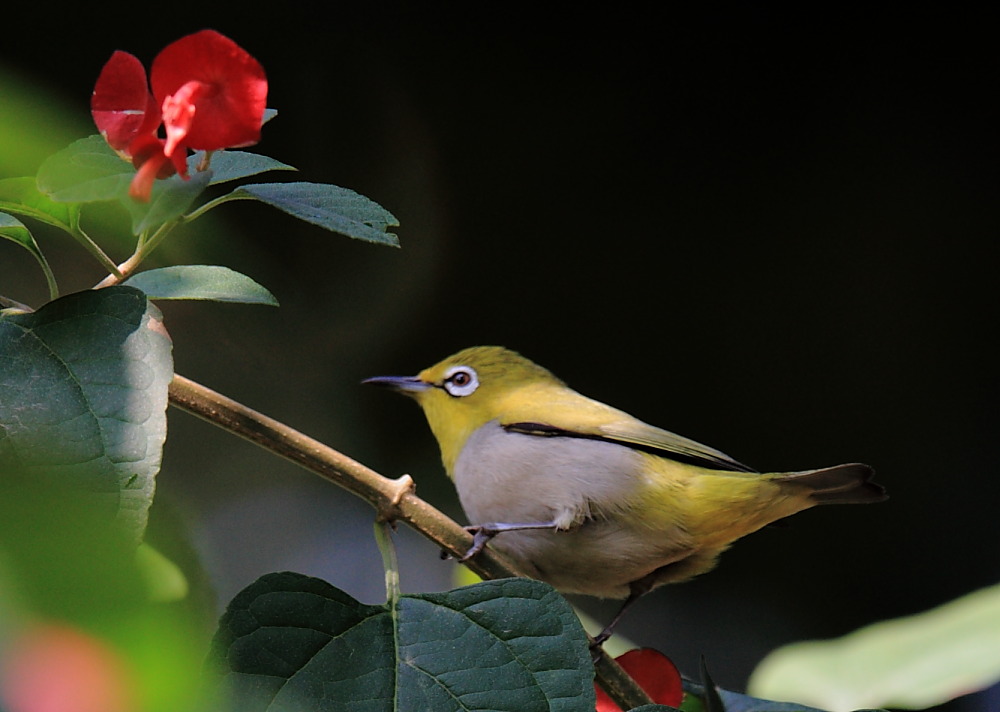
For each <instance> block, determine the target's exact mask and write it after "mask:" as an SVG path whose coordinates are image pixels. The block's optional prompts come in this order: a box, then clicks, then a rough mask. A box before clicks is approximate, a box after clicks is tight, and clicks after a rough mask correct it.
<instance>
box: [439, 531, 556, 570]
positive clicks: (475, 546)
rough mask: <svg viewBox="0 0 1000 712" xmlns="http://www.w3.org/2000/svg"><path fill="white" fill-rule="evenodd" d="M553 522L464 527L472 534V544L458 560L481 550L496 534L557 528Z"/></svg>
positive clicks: (470, 556) (466, 558)
mask: <svg viewBox="0 0 1000 712" xmlns="http://www.w3.org/2000/svg"><path fill="white" fill-rule="evenodd" d="M557 528H558V524H556V523H555V522H534V523H525V524H513V523H510V522H493V523H491V524H476V525H474V526H469V527H465V531H467V532H469V533H470V534H472V546H471V547H470V548H469V550H468V551H467V552H465V555H464V556H463V557H462V558H461V559H459V561H468V560H469V559H471V558H472V557H473V556H475V555H476V554H478V553H479V552H480V551H482V550H483V547H484V546H486V545H487V544H488V543H489V542H490V540H491V539H492V538H493V537H495V536H496V535H497V534H502V533H503V532H513V531H520V530H522V529H557Z"/></svg>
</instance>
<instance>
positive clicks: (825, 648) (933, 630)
mask: <svg viewBox="0 0 1000 712" xmlns="http://www.w3.org/2000/svg"><path fill="white" fill-rule="evenodd" d="M998 681H1000V585H996V586H991V587H988V588H984V589H980V590H978V591H974V592H973V593H969V594H966V595H965V596H963V597H961V598H958V599H956V600H954V601H951V602H949V603H946V604H944V605H941V606H938V607H937V608H933V609H931V610H929V611H926V612H924V613H919V614H917V615H914V616H908V617H905V618H897V619H894V620H889V621H882V622H880V623H875V624H873V625H870V626H867V627H865V628H861V629H860V630H857V631H855V632H853V633H849V634H848V635H846V636H844V637H842V638H838V639H835V640H828V641H811V642H805V643H795V644H792V645H788V646H785V647H783V648H779V649H778V650H776V651H774V652H772V653H771V654H770V655H768V656H767V657H766V658H765V659H764V660H763V661H762V662H761V663H760V665H759V666H758V667H757V669H756V670H755V671H754V673H753V675H752V676H751V679H750V686H751V689H752V690H753V691H754V693H755V694H762V695H768V696H781V697H793V698H795V699H802V700H806V701H809V702H810V703H811V704H816V705H819V706H822V707H827V708H829V709H833V710H842V709H846V708H850V707H858V706H885V707H901V708H905V709H924V708H926V707H931V706H934V705H939V704H942V703H944V702H946V701H948V700H950V699H953V698H955V697H958V696H960V695H964V694H967V693H969V692H973V691H975V690H981V689H984V688H986V687H989V686H990V685H993V684H995V683H996V682H998Z"/></svg>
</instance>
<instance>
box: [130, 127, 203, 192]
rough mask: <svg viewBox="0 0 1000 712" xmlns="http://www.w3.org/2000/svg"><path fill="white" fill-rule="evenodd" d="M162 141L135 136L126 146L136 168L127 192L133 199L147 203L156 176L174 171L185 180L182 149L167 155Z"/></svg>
mask: <svg viewBox="0 0 1000 712" xmlns="http://www.w3.org/2000/svg"><path fill="white" fill-rule="evenodd" d="M163 146H164V141H163V139H162V138H156V137H155V136H150V135H143V136H139V137H138V138H136V139H135V140H134V141H133V142H132V143H130V144H129V146H128V153H129V155H130V156H132V165H133V166H135V168H136V173H135V176H134V177H133V178H132V183H131V184H130V185H129V188H128V194H129V196H130V197H131V198H132V199H133V200H137V201H139V202H141V203H148V202H149V198H150V195H151V194H152V192H153V182H154V181H155V180H156V179H157V178H169V177H170V176H172V175H173V174H174V173H180V174H181V176H182V177H183V178H184V179H185V180H187V177H188V176H187V161H186V157H185V155H184V152H183V151H177V152H175V153H174V155H173V156H172V157H168V156H167V155H166V153H165V152H164V150H163Z"/></svg>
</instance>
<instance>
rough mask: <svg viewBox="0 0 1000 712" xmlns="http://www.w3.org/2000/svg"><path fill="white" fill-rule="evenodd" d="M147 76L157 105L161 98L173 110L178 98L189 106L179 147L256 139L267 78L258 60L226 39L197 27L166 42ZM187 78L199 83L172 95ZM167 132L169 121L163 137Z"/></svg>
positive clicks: (232, 144)
mask: <svg viewBox="0 0 1000 712" xmlns="http://www.w3.org/2000/svg"><path fill="white" fill-rule="evenodd" d="M150 80H151V83H152V87H153V96H155V97H156V100H157V102H158V103H159V105H160V106H164V104H165V102H166V103H167V105H168V106H170V107H172V108H176V105H177V104H178V102H179V101H189V102H190V104H191V105H192V106H193V107H194V113H193V116H191V117H190V125H189V126H188V127H187V128H186V131H185V132H184V136H183V140H182V142H183V144H184V145H186V146H188V147H190V148H193V149H196V150H205V151H214V150H217V149H220V148H232V147H236V146H248V145H250V144H253V143H256V142H257V141H258V140H260V127H261V123H262V122H263V118H264V109H265V108H266V102H267V78H266V77H265V75H264V69H263V68H262V67H261V66H260V63H259V62H257V60H256V59H254V58H253V57H251V56H250V55H249V54H248V53H247V52H246V50H244V49H243V48H241V47H240V46H239V45H237V44H236V43H235V42H233V41H232V40H231V39H229V38H228V37H225V36H224V35H221V34H219V33H218V32H216V31H214V30H202V31H201V32H196V33H194V34H193V35H188V36H187V37H182V38H181V39H179V40H177V41H176V42H173V43H171V44H169V45H167V46H166V47H165V48H164V49H163V51H162V52H160V54H158V55H157V57H156V59H155V60H153V68H152V71H151V73H150ZM191 82H197V83H199V84H200V85H204V86H203V87H202V88H201V89H200V90H199V91H198V92H196V93H195V94H194V95H191V96H186V97H182V99H178V98H177V97H175V94H177V92H179V91H181V90H182V88H184V87H185V85H189V84H190V83H191ZM182 115H183V112H182ZM170 130H171V126H170V125H169V124H168V126H167V131H168V135H169V133H170Z"/></svg>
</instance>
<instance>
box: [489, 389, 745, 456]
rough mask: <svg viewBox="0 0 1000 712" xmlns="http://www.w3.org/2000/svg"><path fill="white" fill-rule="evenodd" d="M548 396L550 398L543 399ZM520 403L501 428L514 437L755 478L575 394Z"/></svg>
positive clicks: (704, 449)
mask: <svg viewBox="0 0 1000 712" xmlns="http://www.w3.org/2000/svg"><path fill="white" fill-rule="evenodd" d="M544 395H550V397H549V398H543V397H541V396H544ZM518 400H519V401H520V403H518V404H515V405H514V407H509V408H507V409H505V411H506V414H507V415H506V417H504V418H502V419H501V422H500V425H502V426H503V427H504V429H506V430H508V431H510V432H517V433H524V434H527V435H536V436H541V437H572V438H583V439H587V440H604V441H607V442H613V443H617V444H619V445H624V446H626V447H631V448H634V449H636V450H641V451H643V452H648V453H652V454H654V455H659V456H660V457H666V458H670V459H672V460H677V461H679V462H684V463H687V464H690V465H696V466H698V467H705V468H708V469H712V470H729V471H735V472H755V470H754V469H753V468H751V467H747V466H746V465H744V464H743V463H741V462H738V461H736V460H734V459H733V458H731V457H729V456H728V455H726V454H725V453H724V452H721V451H719V450H716V449H715V448H711V447H708V446H707V445H702V444H701V443H699V442H695V441H694V440H691V439H689V438H685V437H683V436H682V435H677V434H676V433H671V432H670V431H668V430H663V429H662V428H657V427H655V426H653V425H649V424H648V423H644V422H643V421H641V420H639V419H638V418H634V417H633V416H631V415H629V414H628V413H625V412H624V411H621V410H618V409H617V408H612V407H611V406H608V405H605V404H604V403H600V402H598V401H595V400H592V399H590V398H587V397H586V396H583V395H580V394H579V393H576V392H574V391H569V392H565V391H564V392H559V393H557V394H542V393H539V394H535V395H534V397H531V398H520V399H518ZM541 413H544V414H545V415H544V416H542V415H541Z"/></svg>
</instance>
